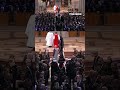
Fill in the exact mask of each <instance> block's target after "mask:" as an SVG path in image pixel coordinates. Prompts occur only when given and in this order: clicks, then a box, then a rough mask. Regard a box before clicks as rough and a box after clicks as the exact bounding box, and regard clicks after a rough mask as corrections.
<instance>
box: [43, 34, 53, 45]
mask: <svg viewBox="0 0 120 90" xmlns="http://www.w3.org/2000/svg"><path fill="white" fill-rule="evenodd" d="M45 40H46V46H52V45H53V33H52V32H48V33H47V35H46V39H45Z"/></svg>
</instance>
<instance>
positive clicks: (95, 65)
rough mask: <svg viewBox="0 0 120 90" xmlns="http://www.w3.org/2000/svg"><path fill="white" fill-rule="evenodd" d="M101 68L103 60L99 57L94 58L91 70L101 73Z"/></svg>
mask: <svg viewBox="0 0 120 90" xmlns="http://www.w3.org/2000/svg"><path fill="white" fill-rule="evenodd" d="M102 67H103V58H101V57H100V56H96V57H95V58H94V61H93V67H92V68H93V70H95V71H97V72H98V73H101V70H102Z"/></svg>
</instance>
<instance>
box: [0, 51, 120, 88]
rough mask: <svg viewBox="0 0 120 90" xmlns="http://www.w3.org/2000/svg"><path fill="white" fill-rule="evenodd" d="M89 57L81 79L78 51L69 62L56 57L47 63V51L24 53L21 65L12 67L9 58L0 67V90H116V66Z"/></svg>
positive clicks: (113, 63)
mask: <svg viewBox="0 0 120 90" xmlns="http://www.w3.org/2000/svg"><path fill="white" fill-rule="evenodd" d="M93 55H94V63H93V67H92V70H90V72H89V74H88V75H87V74H86V75H84V63H83V62H84V59H85V58H84V53H83V52H81V51H80V52H78V51H77V50H74V54H73V57H72V58H71V60H66V59H65V58H64V56H63V54H60V56H59V61H58V62H54V61H50V56H49V51H48V50H45V52H43V53H42V52H41V50H39V52H35V51H33V50H32V51H30V52H28V53H27V54H25V56H24V58H23V62H22V63H21V64H17V63H15V61H16V60H17V59H16V58H15V56H14V55H11V56H10V57H9V59H8V63H5V64H0V90H15V89H23V90H50V88H51V90H119V88H120V86H119V84H120V79H119V76H120V73H119V67H120V66H119V63H116V62H113V61H112V58H111V57H107V60H104V59H103V58H102V57H100V56H99V55H98V54H97V53H93ZM50 68H51V70H50ZM50 78H51V82H50V81H49V79H50Z"/></svg>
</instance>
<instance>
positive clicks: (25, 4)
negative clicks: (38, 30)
mask: <svg viewBox="0 0 120 90" xmlns="http://www.w3.org/2000/svg"><path fill="white" fill-rule="evenodd" d="M34 9H35V1H34V0H0V12H34Z"/></svg>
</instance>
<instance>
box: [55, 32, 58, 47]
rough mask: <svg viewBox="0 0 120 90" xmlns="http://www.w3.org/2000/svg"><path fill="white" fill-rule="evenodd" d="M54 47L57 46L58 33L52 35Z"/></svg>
mask: <svg viewBox="0 0 120 90" xmlns="http://www.w3.org/2000/svg"><path fill="white" fill-rule="evenodd" d="M54 37H55V38H54V47H55V48H58V47H59V40H58V34H55V36H54Z"/></svg>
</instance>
